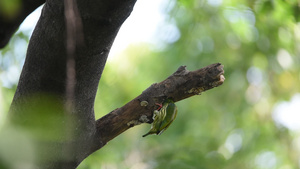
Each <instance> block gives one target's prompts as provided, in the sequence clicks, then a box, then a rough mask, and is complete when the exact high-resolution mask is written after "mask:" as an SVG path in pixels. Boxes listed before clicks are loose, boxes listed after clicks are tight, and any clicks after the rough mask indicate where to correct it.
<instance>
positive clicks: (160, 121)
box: [143, 99, 177, 137]
mask: <svg viewBox="0 0 300 169" xmlns="http://www.w3.org/2000/svg"><path fill="white" fill-rule="evenodd" d="M176 115H177V106H176V105H175V104H174V101H173V100H171V99H167V100H166V101H164V103H163V105H162V107H161V108H160V109H159V110H154V112H153V117H152V118H153V123H152V125H151V128H150V131H149V132H148V133H146V134H145V135H143V137H146V136H148V135H150V134H156V135H160V134H161V133H162V132H164V131H165V130H166V129H167V128H168V127H169V126H170V125H171V123H172V122H173V121H174V119H175V118H176Z"/></svg>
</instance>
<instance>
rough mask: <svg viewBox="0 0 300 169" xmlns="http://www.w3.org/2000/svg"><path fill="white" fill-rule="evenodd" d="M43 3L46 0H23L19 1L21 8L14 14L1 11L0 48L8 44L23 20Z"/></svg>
mask: <svg viewBox="0 0 300 169" xmlns="http://www.w3.org/2000/svg"><path fill="white" fill-rule="evenodd" d="M17 3H18V2H17ZM43 3H45V0H21V2H19V5H20V10H18V11H17V12H16V13H14V14H13V16H7V15H6V14H5V13H3V12H0V49H1V48H3V47H5V45H7V43H8V42H9V40H10V38H11V37H12V35H13V34H14V33H15V31H16V30H17V29H18V27H19V26H20V24H21V23H22V22H23V20H24V19H25V18H26V17H27V16H28V15H29V14H30V13H31V12H33V11H34V10H35V9H36V8H37V7H39V6H41V5H42V4H43Z"/></svg>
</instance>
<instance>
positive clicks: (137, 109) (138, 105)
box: [94, 63, 225, 149]
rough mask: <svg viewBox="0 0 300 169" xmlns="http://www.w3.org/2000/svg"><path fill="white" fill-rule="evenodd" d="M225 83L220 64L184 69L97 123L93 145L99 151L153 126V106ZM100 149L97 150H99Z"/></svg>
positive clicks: (182, 67) (196, 93)
mask: <svg viewBox="0 0 300 169" xmlns="http://www.w3.org/2000/svg"><path fill="white" fill-rule="evenodd" d="M224 80H225V77H224V70H223V65H221V64H220V63H216V64H212V65H209V66H206V67H204V68H201V69H199V70H196V71H188V70H187V69H186V67H185V66H181V67H179V68H178V70H177V71H176V72H175V73H173V74H172V75H171V76H169V77H168V78H167V79H166V80H164V81H162V82H160V83H154V84H152V85H151V86H150V87H149V88H147V89H146V90H145V91H143V93H142V94H141V95H139V96H138V97H136V98H135V99H133V100H132V101H130V102H129V103H127V104H126V105H124V106H123V107H121V108H118V109H115V110H113V111H112V112H110V113H109V114H107V115H106V116H104V117H102V118H100V119H98V120H97V121H96V128H97V133H96V135H95V136H96V139H95V141H96V142H99V141H100V142H101V144H94V145H97V147H95V148H94V149H99V148H101V147H102V146H104V145H105V144H106V143H107V142H108V141H110V140H112V139H113V138H115V137H116V136H118V135H119V134H121V133H122V132H124V131H126V130H127V129H129V128H131V127H134V126H135V125H139V124H141V123H152V121H153V120H152V116H153V111H154V110H156V109H157V107H156V106H157V105H156V104H155V103H162V102H163V101H164V100H165V99H167V98H171V99H172V100H173V101H174V102H177V101H180V100H183V99H186V98H188V97H191V96H194V95H200V94H201V93H202V92H204V91H206V90H209V89H212V88H214V87H217V86H219V85H221V84H223V82H224ZM99 146H100V147H99Z"/></svg>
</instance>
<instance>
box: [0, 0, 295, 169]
mask: <svg viewBox="0 0 300 169" xmlns="http://www.w3.org/2000/svg"><path fill="white" fill-rule="evenodd" d="M299 5H300V4H299V2H298V1H297V0H276V1H271V0H255V1H253V0H248V1H247V0H244V1H239V0H230V1H229V0H189V1H186V0H169V1H168V3H167V5H166V7H165V9H166V12H167V13H168V18H167V20H166V22H168V24H166V25H162V27H161V28H160V32H159V33H158V34H157V37H158V38H159V39H160V40H161V42H160V43H159V44H155V45H153V44H145V43H141V44H136V45H133V46H130V47H129V48H127V50H126V51H124V52H123V53H122V54H120V55H119V56H117V57H116V58H114V59H111V60H109V61H108V63H107V65H106V67H105V70H104V73H103V75H102V78H101V80H100V85H99V91H98V94H97V99H96V103H95V112H96V118H100V117H101V116H103V115H105V114H106V113H108V112H110V111H111V110H114V109H115V108H117V107H121V106H123V105H124V104H126V103H127V102H128V101H130V100H132V99H133V98H135V97H136V96H138V95H139V94H140V93H141V92H142V91H143V90H145V89H146V88H147V87H149V86H150V85H151V84H152V83H155V82H160V81H162V80H164V79H165V78H167V77H168V76H169V75H170V74H172V73H173V72H174V71H176V69H177V68H178V67H179V66H181V65H186V66H187V68H188V69H189V70H195V69H199V68H201V67H204V66H207V65H209V64H212V63H216V62H220V63H222V64H223V65H224V66H225V68H224V69H225V78H226V80H225V83H224V84H223V85H222V86H220V87H218V88H215V89H212V90H210V91H206V92H204V93H203V94H202V95H201V96H195V97H192V98H188V99H186V100H183V101H180V102H178V103H176V104H177V107H178V116H177V119H176V120H175V121H174V122H173V123H172V125H171V126H170V127H169V128H168V130H167V131H166V132H164V133H163V134H162V135H161V136H149V137H146V138H142V137H141V136H142V135H143V134H145V133H146V132H147V131H148V129H149V128H150V125H147V124H143V125H140V126H136V127H134V128H132V129H130V130H128V131H126V132H125V133H123V134H121V135H120V136H118V137H117V138H115V139H114V140H112V141H111V142H109V143H108V144H107V145H106V146H105V147H103V148H102V149H101V150H99V151H97V152H95V153H94V154H93V155H91V156H89V157H88V158H87V159H86V160H85V161H84V162H83V163H82V164H81V165H80V166H79V168H80V169H98V168H103V169H114V168H116V169H123V168H124V169H127V168H131V169H136V168H138V169H146V168H147V169H148V168H157V169H168V168H170V169H171V168H176V169H187V168H189V169H193V168H195V169H219V168H222V169H223V168H224V169H232V168H243V169H275V168H276V169H277V168H278V169H295V168H300V167H299V160H300V131H299V130H291V129H289V128H286V127H284V125H282V124H279V123H278V122H276V121H275V120H274V118H273V114H272V113H273V111H274V107H275V106H276V105H277V104H278V103H280V102H281V101H289V100H290V99H291V98H292V97H293V96H294V95H295V94H296V93H299V92H300V85H299V81H300V73H299V72H300V67H299V66H298V65H299V64H300V22H299V20H300V9H299ZM12 46H14V44H13V43H11V44H10V48H12ZM10 51H13V50H11V49H9V50H7V51H0V52H2V53H1V54H2V55H1V57H0V65H1V71H3V70H7V69H3V68H2V67H3V65H2V64H3V63H4V62H3V58H5V56H6V55H5V52H10ZM1 59H2V62H1ZM9 66H11V65H9ZM1 73H2V72H1ZM12 88H13V87H12ZM13 91H14V90H13V89H8V88H2V89H1V91H0V100H1V102H0V104H2V105H0V111H3V112H6V111H7V109H8V107H9V102H10V101H11V98H12V96H13ZM298 112H299V111H298ZM0 116H1V118H2V117H4V116H3V113H2V115H0ZM299 120H300V119H299ZM0 122H1V121H0ZM0 124H1V123H0Z"/></svg>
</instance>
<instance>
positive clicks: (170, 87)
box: [0, 0, 224, 169]
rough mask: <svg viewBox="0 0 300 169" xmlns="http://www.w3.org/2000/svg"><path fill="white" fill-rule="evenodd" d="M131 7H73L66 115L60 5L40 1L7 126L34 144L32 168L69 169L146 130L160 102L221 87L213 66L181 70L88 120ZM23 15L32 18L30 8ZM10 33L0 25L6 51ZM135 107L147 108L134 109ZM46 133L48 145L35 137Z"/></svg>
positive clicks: (111, 1)
mask: <svg viewBox="0 0 300 169" xmlns="http://www.w3.org/2000/svg"><path fill="white" fill-rule="evenodd" d="M135 1H136V0H77V1H76V4H77V8H78V13H79V16H80V21H81V26H82V35H83V39H82V41H81V40H78V39H77V38H75V41H76V42H75V48H74V53H73V54H72V55H73V59H74V63H75V70H74V73H75V81H74V82H73V83H74V84H72V85H74V91H73V92H74V93H73V94H72V98H69V99H71V103H72V105H73V108H72V109H70V110H71V111H67V110H66V109H65V105H66V102H67V100H68V98H67V96H66V95H67V88H68V85H70V83H68V81H67V60H68V49H67V47H66V46H67V45H66V39H67V38H66V37H67V32H66V31H67V30H66V22H65V6H64V1H62V0H48V1H46V3H45V5H44V8H43V10H42V14H41V17H40V19H39V21H38V23H37V25H36V28H35V30H34V33H33V35H32V37H31V39H30V43H29V46H28V51H27V55H26V60H25V63H24V67H23V70H22V73H21V77H20V80H19V84H18V87H17V90H16V93H15V96H14V99H13V102H12V105H11V110H10V120H11V121H12V123H13V124H15V125H17V126H21V127H22V128H25V129H26V130H28V132H29V133H31V135H32V136H31V139H32V141H33V142H34V143H36V151H37V154H38V155H37V156H38V159H37V162H36V163H37V166H38V168H64V169H69V168H76V167H77V166H78V165H79V164H80V162H81V161H82V160H84V159H85V158H86V157H87V156H89V155H90V154H92V153H93V152H95V151H96V150H98V149H100V148H101V147H103V146H104V145H105V144H106V143H107V142H108V141H110V140H111V139H113V138H115V137H116V136H118V135H119V134H121V133H122V132H124V131H126V130H127V129H129V128H130V127H133V126H135V125H137V124H140V123H151V122H152V118H151V117H152V113H153V110H154V109H155V102H157V103H161V102H162V101H163V100H164V99H166V98H172V99H173V100H174V101H175V102H176V101H179V100H182V99H185V98H187V97H190V96H193V95H195V94H200V93H201V92H203V91H205V90H208V89H211V88H213V87H216V86H218V85H220V84H222V83H223V81H224V76H223V73H224V72H223V66H222V65H221V64H213V65H210V66H207V67H205V68H202V69H199V70H197V71H188V70H186V69H185V67H180V68H179V69H178V70H177V71H176V72H175V73H174V74H173V75H171V76H170V77H168V78H167V79H166V80H164V81H162V82H161V83H157V84H153V85H152V86H150V87H149V88H148V89H147V90H145V91H144V92H143V93H142V94H141V95H140V96H138V97H137V98H135V99H134V100H132V101H130V102H129V103H128V104H126V105H125V106H123V107H121V108H119V109H116V110H114V111H112V112H111V113H109V114H107V115H106V116H104V117H102V118H101V119H98V120H95V116H94V101H95V95H96V92H97V88H98V83H99V80H100V78H101V74H102V71H103V69H104V66H105V63H106V59H107V55H108V52H109V50H110V48H111V45H112V43H113V41H114V38H115V36H116V35H117V33H118V30H119V28H120V26H121V25H122V23H123V22H124V21H125V19H126V18H127V17H128V16H129V15H130V13H131V11H132V9H133V6H134V4H135ZM24 2H31V1H24ZM39 2H40V3H42V1H39ZM36 6H37V5H36ZM30 7H31V8H30V10H31V11H32V10H33V9H34V7H35V6H30ZM30 10H27V11H30ZM25 15H28V12H27V13H24V14H23V16H22V17H20V18H21V19H19V20H16V21H15V22H14V23H13V24H12V25H14V27H16V25H18V24H20V20H22V18H23V19H24V18H25V17H24V16H25ZM75 17H76V16H75ZM75 20H76V19H75ZM0 22H1V20H0ZM9 27H10V24H6V23H4V25H1V26H0V30H1V32H0V35H1V36H0V42H4V43H2V44H5V43H7V38H8V37H10V36H11V32H9V31H8V28H9ZM3 30H4V31H3ZM7 31H8V32H7ZM1 33H2V34H3V35H5V36H2V34H1ZM142 101H143V103H147V104H146V105H142V106H141V102H142ZM145 101H146V102H145ZM49 114H50V115H49ZM37 121H42V122H46V123H47V125H46V124H40V123H36V122H37ZM49 121H50V122H49ZM48 123H49V124H48ZM44 125H45V126H46V127H45V126H44ZM28 126H29V127H28ZM33 128H34V129H36V128H40V131H39V132H41V133H37V134H36V133H34V132H32V129H33ZM51 133H55V134H54V135H55V137H54V138H53V137H51V139H44V137H40V134H42V135H51Z"/></svg>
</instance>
